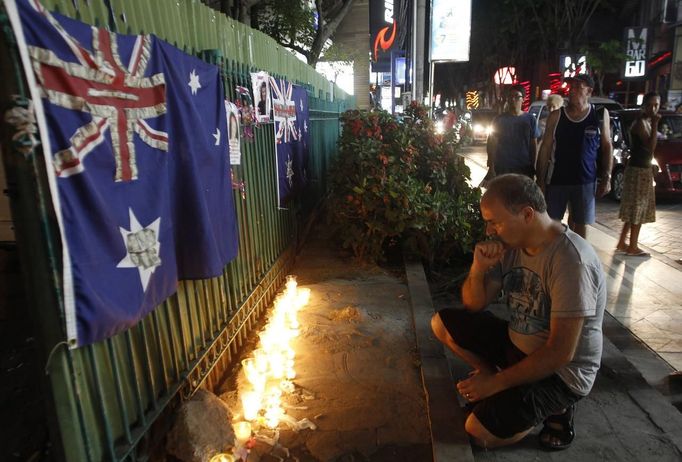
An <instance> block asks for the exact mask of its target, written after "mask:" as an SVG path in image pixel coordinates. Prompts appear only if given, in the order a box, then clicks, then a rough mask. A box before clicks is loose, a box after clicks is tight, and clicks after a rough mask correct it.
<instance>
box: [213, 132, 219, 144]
mask: <svg viewBox="0 0 682 462" xmlns="http://www.w3.org/2000/svg"><path fill="white" fill-rule="evenodd" d="M213 138H215V145H216V146H218V145H219V144H220V129H219V128H218V127H216V129H215V133H214V134H213Z"/></svg>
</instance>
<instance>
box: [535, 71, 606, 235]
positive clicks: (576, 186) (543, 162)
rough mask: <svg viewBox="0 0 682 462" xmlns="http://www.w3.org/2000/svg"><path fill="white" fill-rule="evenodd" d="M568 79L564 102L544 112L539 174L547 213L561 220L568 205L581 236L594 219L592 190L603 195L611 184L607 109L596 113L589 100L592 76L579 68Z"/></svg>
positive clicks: (572, 226)
mask: <svg viewBox="0 0 682 462" xmlns="http://www.w3.org/2000/svg"><path fill="white" fill-rule="evenodd" d="M567 81H568V83H569V85H570V91H569V94H568V106H567V107H565V108H562V109H561V110H559V111H554V112H552V113H551V114H550V115H549V117H548V118H547V129H546V130H545V135H544V137H543V140H542V147H541V149H540V155H539V156H538V165H537V177H538V185H540V187H541V188H543V189H544V192H545V197H546V199H547V211H548V213H549V216H550V217H552V218H553V219H555V220H561V219H562V218H563V216H564V213H565V212H566V207H567V206H568V211H569V218H568V221H569V226H570V228H571V229H572V230H573V231H575V232H576V233H577V234H579V235H580V236H582V237H585V235H586V229H587V225H588V224H592V223H594V219H595V195H596V196H597V197H602V196H603V195H605V194H607V193H608V192H609V190H610V189H611V183H610V179H611V162H612V146H611V131H610V127H609V113H608V111H607V110H606V109H602V110H600V111H603V115H600V114H599V113H598V111H597V110H596V109H595V107H594V106H592V105H591V104H589V98H590V96H591V95H592V90H593V88H594V80H593V79H592V77H590V76H589V75H587V74H578V75H576V76H574V77H572V78H570V79H567ZM600 148H601V151H600ZM598 166H599V167H601V175H600V176H599V177H598V174H597V172H598Z"/></svg>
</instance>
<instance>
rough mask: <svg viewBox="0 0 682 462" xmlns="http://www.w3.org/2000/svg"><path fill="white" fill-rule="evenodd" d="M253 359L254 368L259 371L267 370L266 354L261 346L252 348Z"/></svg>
mask: <svg viewBox="0 0 682 462" xmlns="http://www.w3.org/2000/svg"><path fill="white" fill-rule="evenodd" d="M253 359H254V365H255V366H256V370H257V371H258V372H260V373H265V372H266V371H267V370H268V354H267V353H266V351H265V350H264V349H262V348H256V349H255V350H253Z"/></svg>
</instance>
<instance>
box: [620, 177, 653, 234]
mask: <svg viewBox="0 0 682 462" xmlns="http://www.w3.org/2000/svg"><path fill="white" fill-rule="evenodd" d="M618 216H619V218H620V219H621V220H623V221H624V222H625V223H630V224H633V225H641V224H644V223H653V222H654V221H656V196H655V191H654V173H653V171H652V169H651V168H650V167H647V168H640V167H626V168H625V175H624V177H623V197H622V198H621V200H620V214H619V215H618Z"/></svg>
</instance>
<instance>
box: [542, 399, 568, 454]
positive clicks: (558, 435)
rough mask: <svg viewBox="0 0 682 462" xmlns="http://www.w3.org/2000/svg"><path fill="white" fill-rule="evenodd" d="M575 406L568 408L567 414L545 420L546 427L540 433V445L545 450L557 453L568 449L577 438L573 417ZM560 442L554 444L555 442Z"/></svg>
mask: <svg viewBox="0 0 682 462" xmlns="http://www.w3.org/2000/svg"><path fill="white" fill-rule="evenodd" d="M574 414H575V404H571V405H570V406H569V407H567V408H566V412H564V413H563V414H559V415H550V416H549V417H547V418H546V419H545V426H544V428H543V429H542V431H540V445H541V446H542V447H543V448H545V449H550V450H553V451H557V450H560V449H566V448H568V447H569V446H570V445H571V443H572V442H573V438H575V429H574V428H573V416H574ZM555 440H558V442H556V443H553V441H555Z"/></svg>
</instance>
